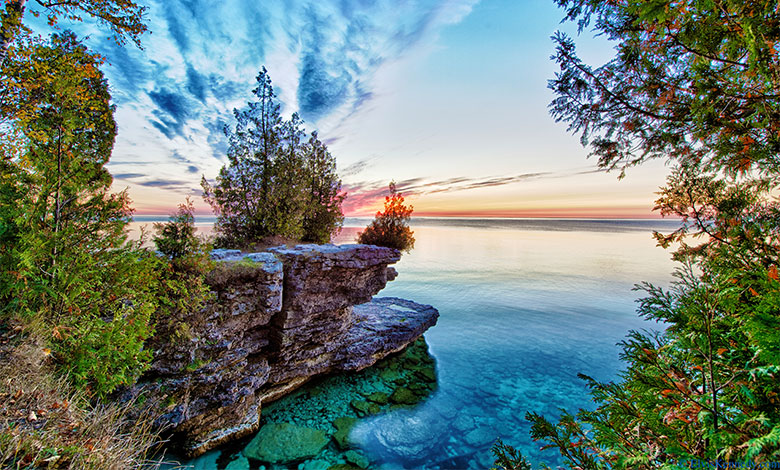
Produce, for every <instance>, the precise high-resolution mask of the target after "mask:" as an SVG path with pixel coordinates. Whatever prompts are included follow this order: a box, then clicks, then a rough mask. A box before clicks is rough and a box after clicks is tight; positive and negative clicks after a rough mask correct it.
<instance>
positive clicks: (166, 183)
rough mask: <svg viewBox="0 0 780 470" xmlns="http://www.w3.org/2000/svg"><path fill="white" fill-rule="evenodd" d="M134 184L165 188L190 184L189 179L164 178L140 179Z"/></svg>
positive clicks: (175, 187) (178, 187) (176, 187)
mask: <svg viewBox="0 0 780 470" xmlns="http://www.w3.org/2000/svg"><path fill="white" fill-rule="evenodd" d="M136 184H139V185H141V186H147V187H150V188H165V189H181V188H182V187H183V186H189V185H190V184H189V181H182V180H166V179H159V180H149V181H141V182H138V183H136Z"/></svg>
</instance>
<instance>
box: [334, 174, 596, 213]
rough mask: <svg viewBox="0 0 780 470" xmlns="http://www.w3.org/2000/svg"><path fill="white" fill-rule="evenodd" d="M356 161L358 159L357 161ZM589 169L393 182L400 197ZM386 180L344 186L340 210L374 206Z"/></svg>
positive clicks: (512, 181) (386, 191)
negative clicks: (342, 202)
mask: <svg viewBox="0 0 780 470" xmlns="http://www.w3.org/2000/svg"><path fill="white" fill-rule="evenodd" d="M358 163H360V162H358ZM584 172H594V171H593V170H586V171H582V170H567V171H560V172H536V173H520V174H517V175H511V176H490V177H467V176H458V177H454V178H448V179H443V180H433V181H431V180H429V179H427V178H412V179H408V180H402V181H397V182H396V188H397V189H398V192H400V193H401V194H403V195H404V196H422V195H426V194H437V193H452V192H458V191H470V190H473V189H480V188H489V187H495V186H506V185H511V184H516V183H522V182H524V181H529V180H536V179H541V178H563V177H567V176H573V175H579V174H582V173H584ZM387 184H388V183H387V182H384V181H363V182H357V183H353V184H350V185H345V187H344V189H345V191H346V192H347V199H346V200H345V201H344V205H343V209H344V213H346V214H350V213H356V212H365V210H366V209H367V208H370V207H376V206H377V205H379V204H380V202H381V201H382V200H383V199H384V197H385V196H387V195H388V194H389V192H388V188H387Z"/></svg>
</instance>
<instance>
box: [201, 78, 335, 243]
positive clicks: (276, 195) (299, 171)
mask: <svg viewBox="0 0 780 470" xmlns="http://www.w3.org/2000/svg"><path fill="white" fill-rule="evenodd" d="M253 93H254V94H255V96H256V97H257V101H254V102H251V103H248V106H247V108H246V109H244V110H237V109H236V110H234V111H233V114H234V116H235V119H236V125H235V128H233V129H231V128H228V127H226V128H225V133H226V135H227V137H228V141H229V148H228V152H227V158H228V164H227V165H225V166H223V167H222V169H221V170H220V172H219V175H217V179H216V183H215V184H213V185H212V184H211V183H209V182H208V181H207V180H206V178H205V176H204V177H203V179H202V186H203V191H204V198H205V199H206V201H207V202H208V203H209V204H210V205H211V207H212V209H213V210H214V212H215V213H216V214H217V223H216V230H217V233H218V238H217V244H218V245H221V246H243V245H247V244H251V243H254V242H259V241H261V240H262V239H263V238H265V237H268V236H274V235H279V236H284V237H289V238H295V239H303V240H306V241H314V242H320V243H323V242H327V241H329V240H330V237H331V235H332V234H334V233H336V232H338V230H340V228H341V223H342V221H343V218H344V217H343V215H342V212H341V203H342V201H343V200H344V197H345V195H344V194H343V193H342V192H341V181H340V180H339V179H338V175H337V174H336V160H335V158H334V157H333V156H332V155H331V154H330V152H328V149H327V147H326V146H325V144H323V143H322V142H321V141H320V140H319V136H318V134H317V133H316V132H312V133H311V134H310V135H309V136H308V138H307V136H306V133H305V131H304V130H303V121H302V120H301V119H300V118H299V117H298V115H297V114H293V115H292V116H291V117H290V119H288V120H285V119H283V118H282V116H281V113H280V105H279V103H278V101H277V100H276V95H275V94H274V91H273V87H272V85H271V79H270V77H269V76H268V72H267V71H266V69H265V68H263V69H262V71H261V72H260V73H259V74H258V76H257V88H255V89H254V90H253Z"/></svg>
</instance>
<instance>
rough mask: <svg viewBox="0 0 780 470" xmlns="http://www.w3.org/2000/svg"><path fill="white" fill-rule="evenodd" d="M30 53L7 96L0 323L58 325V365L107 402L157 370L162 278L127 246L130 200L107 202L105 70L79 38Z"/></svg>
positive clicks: (9, 75)
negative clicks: (154, 341)
mask: <svg viewBox="0 0 780 470" xmlns="http://www.w3.org/2000/svg"><path fill="white" fill-rule="evenodd" d="M24 47H28V48H30V49H31V50H22V48H21V47H20V48H16V49H15V50H14V52H13V54H11V55H10V56H9V57H8V60H7V61H6V62H5V64H4V67H3V71H4V73H5V80H3V81H2V82H1V84H0V96H2V97H3V100H2V113H3V117H4V118H6V117H7V119H6V120H5V122H4V123H3V125H4V127H5V129H6V130H8V132H5V133H3V137H2V139H1V140H2V143H3V145H2V146H0V151H2V154H0V158H1V159H2V165H1V166H0V171H1V173H0V197H2V198H3V204H2V205H1V206H2V208H3V209H2V210H1V211H0V217H1V219H0V237H2V242H3V243H2V245H0V261H2V263H3V269H2V270H0V298H2V300H3V302H2V304H3V305H2V307H0V313H2V314H3V315H18V316H21V317H28V318H29V317H37V318H38V319H39V320H40V321H42V322H43V323H44V324H46V325H49V326H50V328H51V332H52V333H51V334H52V337H51V338H50V340H51V341H52V346H53V347H52V349H53V351H54V353H55V357H56V358H57V360H58V361H59V362H60V363H61V364H62V366H63V367H64V368H65V370H66V371H67V372H68V373H69V375H70V376H71V377H72V378H73V379H74V380H75V381H76V382H77V383H79V384H82V385H89V386H90V387H91V390H92V391H93V392H95V393H97V394H100V395H103V394H105V393H108V392H110V391H111V390H113V389H114V388H115V387H116V386H117V385H119V384H123V383H129V382H131V381H132V380H133V379H134V378H135V377H136V376H137V374H138V373H139V372H140V371H141V370H142V368H143V365H144V363H145V362H146V361H147V360H148V359H149V353H148V352H147V351H144V350H143V348H142V346H143V342H144V340H145V339H146V337H148V336H149V334H151V326H150V325H149V317H150V315H151V313H152V311H153V310H154V308H155V299H154V298H153V297H152V295H151V290H150V289H151V282H152V279H153V276H152V273H151V269H150V266H149V264H148V263H146V262H144V261H143V258H144V255H143V253H142V252H141V251H139V250H138V249H137V247H136V246H134V245H132V244H127V243H126V242H127V235H126V233H125V227H126V225H127V223H128V222H129V220H130V216H131V214H132V209H131V208H130V201H129V199H128V197H127V194H126V193H125V192H121V193H118V194H114V193H111V192H110V186H111V181H112V178H111V175H110V174H109V173H108V171H107V170H106V169H105V164H106V163H107V162H108V160H109V158H110V155H111V151H112V148H113V145H114V137H115V135H116V123H115V121H114V117H113V112H114V107H113V106H112V105H111V103H110V95H109V92H108V85H107V83H106V80H105V79H104V77H103V74H102V73H101V72H100V70H99V68H98V67H99V64H100V60H99V58H97V57H96V55H95V54H92V53H90V52H89V51H87V49H86V47H85V46H83V45H82V44H81V43H80V42H79V41H78V40H77V39H76V37H75V36H74V35H73V34H71V33H63V34H61V35H54V36H52V39H51V40H50V41H48V42H42V41H37V40H33V41H31V42H29V43H27V44H26V45H24Z"/></svg>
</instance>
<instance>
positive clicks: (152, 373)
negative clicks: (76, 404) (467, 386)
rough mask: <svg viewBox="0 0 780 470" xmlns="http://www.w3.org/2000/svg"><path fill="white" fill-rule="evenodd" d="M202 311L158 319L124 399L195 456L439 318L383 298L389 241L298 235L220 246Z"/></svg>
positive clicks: (390, 273) (395, 256) (396, 347)
mask: <svg viewBox="0 0 780 470" xmlns="http://www.w3.org/2000/svg"><path fill="white" fill-rule="evenodd" d="M212 256H213V257H214V258H215V259H216V260H218V265H217V268H216V269H215V270H214V271H212V272H211V273H209V274H208V275H207V277H206V281H207V283H208V285H209V286H210V288H211V289H212V292H213V298H212V300H210V301H209V302H208V303H207V304H206V305H205V306H204V308H203V309H201V310H200V311H197V312H187V314H185V315H184V316H182V317H181V318H176V319H166V321H160V322H159V323H158V329H157V331H156V334H155V336H154V338H153V339H152V340H151V341H150V343H149V344H150V347H152V348H153V349H154V360H153V362H152V365H151V367H150V369H149V370H148V371H147V373H146V374H145V375H144V376H143V377H142V379H141V380H140V381H139V382H138V383H137V384H136V385H135V386H134V387H132V388H131V389H128V390H125V391H124V392H123V393H122V397H121V398H122V399H123V400H135V401H136V402H137V403H140V404H141V405H142V406H141V408H143V409H144V410H146V411H147V412H151V413H153V415H154V416H157V419H156V420H155V425H156V426H158V427H159V428H161V429H164V430H165V433H166V435H167V436H168V437H169V439H170V443H171V445H172V446H173V447H174V449H175V450H177V451H178V452H181V453H183V454H184V455H187V456H190V457H194V456H198V455H200V454H203V453H204V452H206V451H208V450H210V449H213V448H215V447H217V446H220V445H222V444H224V443H226V442H229V441H232V440H235V439H238V438H241V437H243V436H246V435H248V434H250V433H252V432H254V431H256V430H257V429H258V427H259V423H260V415H261V410H262V408H263V405H264V404H268V403H270V402H272V401H274V400H276V399H278V398H280V397H283V396H285V395H287V394H289V393H290V392H292V391H294V390H295V389H297V388H298V387H300V386H301V385H303V384H304V383H306V382H307V381H309V380H310V379H311V378H312V377H316V376H321V375H324V374H333V373H339V372H347V371H359V370H361V369H364V368H366V367H368V366H371V365H373V364H374V363H376V362H377V361H379V360H381V359H382V358H384V357H386V356H388V355H390V354H393V353H395V352H398V351H400V350H402V349H404V348H405V347H406V346H408V345H409V344H411V343H413V342H414V341H416V340H417V339H418V338H420V336H422V334H423V333H424V332H425V331H426V330H427V329H428V328H430V327H431V326H433V325H434V324H435V323H436V320H437V318H438V312H437V311H436V309H434V308H433V307H431V306H427V305H421V304H417V303H415V302H412V301H409V300H404V299H396V298H377V299H372V296H373V295H375V294H376V293H377V292H379V291H380V290H381V289H382V288H384V286H385V285H386V284H387V282H388V281H391V280H393V279H394V278H395V277H396V275H397V272H396V271H395V269H393V268H392V267H390V266H389V265H391V264H394V263H396V262H397V261H398V260H399V259H400V253H399V252H398V251H397V250H394V249H391V248H384V247H377V246H371V245H341V246H335V245H299V246H296V247H294V248H286V247H278V248H272V249H270V250H268V251H265V252H262V253H252V254H244V253H241V252H238V251H237V250H215V251H214V253H213V255H212Z"/></svg>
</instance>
